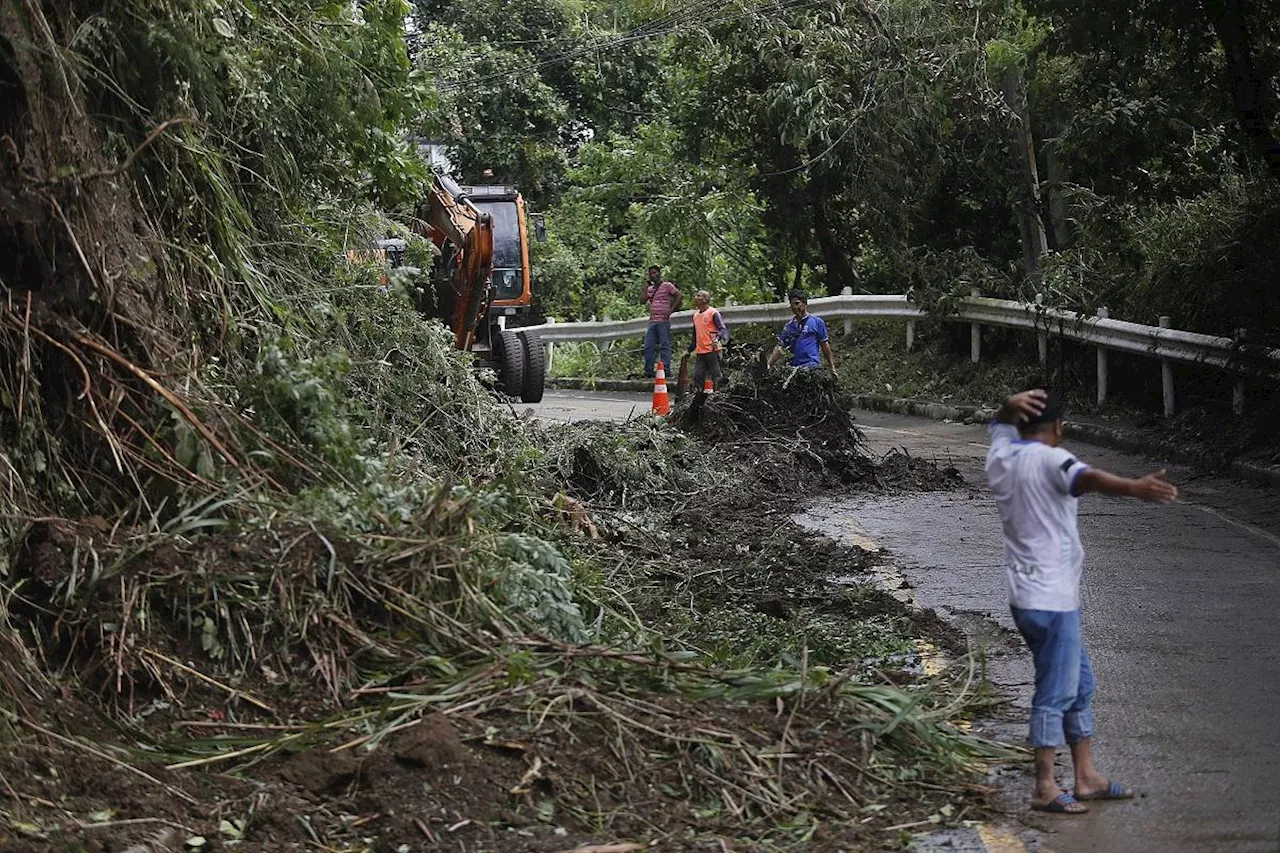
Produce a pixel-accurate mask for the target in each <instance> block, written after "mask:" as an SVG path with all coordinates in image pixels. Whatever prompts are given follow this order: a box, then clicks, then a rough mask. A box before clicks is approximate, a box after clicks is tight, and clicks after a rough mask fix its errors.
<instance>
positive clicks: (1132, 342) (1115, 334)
mask: <svg viewBox="0 0 1280 853" xmlns="http://www.w3.org/2000/svg"><path fill="white" fill-rule="evenodd" d="M809 310H810V312H811V313H813V314H815V315H817V316H819V317H822V318H823V319H824V320H827V321H832V320H843V321H844V323H845V331H846V333H847V332H848V331H849V327H850V324H851V322H852V321H853V320H854V319H856V318H858V317H902V318H905V319H906V320H907V349H910V348H911V347H912V343H913V341H914V337H915V322H914V320H915V319H916V318H919V317H923V316H925V312H924V311H921V310H920V308H918V307H917V306H916V305H914V304H912V303H911V302H909V301H908V300H907V297H906V296H897V295H862V294H844V295H841V296H826V297H821V298H815V299H811V300H810V301H809ZM719 311H720V314H721V315H722V316H723V317H724V320H725V323H727V324H729V325H730V326H734V325H747V324H751V323H783V322H786V320H788V319H789V318H790V317H791V309H790V307H789V306H788V305H787V304H786V303H785V302H775V303H769V304H764V305H727V306H724V307H722V308H720V309H719ZM1102 312H1103V313H1102V315H1101V316H1092V315H1087V314H1079V313H1077V312H1075V311H1063V310H1060V309H1057V308H1046V307H1044V306H1041V305H1039V304H1037V303H1027V302H1014V301H1010V300H1006V299H990V298H986V297H981V296H976V295H975V296H972V297H969V298H968V299H965V300H962V302H961V303H960V306H959V309H958V311H957V313H955V314H949V315H947V316H945V317H943V318H942V319H944V320H951V321H957V322H967V323H970V324H972V327H973V333H972V336H971V340H972V352H971V358H972V360H973V361H975V362H976V361H978V360H979V358H980V350H981V334H980V330H981V327H982V326H1001V327H1004V328H1010V329H1025V330H1027V331H1034V332H1036V333H1037V335H1038V336H1039V344H1040V360H1041V362H1042V363H1043V362H1044V361H1045V357H1046V347H1047V339H1048V336H1049V335H1051V334H1052V335H1055V336H1058V337H1062V338H1067V339H1070V340H1075V341H1079V342H1081V343H1085V344H1091V345H1093V346H1096V347H1098V400H1099V402H1101V401H1104V400H1105V399H1106V396H1107V361H1106V353H1107V351H1108V350H1115V351H1118V352H1128V353H1133V354H1136V355H1143V356H1148V357H1151V358H1156V359H1160V361H1161V364H1162V370H1161V373H1162V384H1163V388H1164V403H1165V406H1164V407H1165V413H1166V414H1172V413H1173V405H1174V399H1173V375H1172V372H1171V371H1170V366H1169V362H1181V363H1184V364H1203V365H1208V366H1210V367H1215V368H1219V369H1221V370H1224V371H1226V372H1228V373H1229V374H1230V375H1231V376H1232V377H1234V378H1235V395H1234V404H1235V408H1236V411H1237V412H1239V411H1241V410H1242V409H1243V405H1244V403H1243V397H1244V390H1243V377H1245V376H1261V377H1265V378H1267V379H1280V350H1277V349H1268V348H1265V347H1256V346H1248V345H1246V344H1245V343H1244V341H1243V338H1242V337H1241V338H1227V337H1221V336H1218V335H1205V334H1201V333H1199V332H1187V331H1183V330H1181V329H1173V328H1169V327H1168V325H1167V324H1168V320H1167V318H1161V325H1160V326H1145V325H1142V324H1141V323H1130V322H1126V321H1124V320H1113V319H1111V318H1110V317H1108V316H1106V313H1105V312H1106V309H1102ZM648 323H649V321H648V318H647V317H637V318H635V319H632V320H604V321H600V322H589V323H556V322H549V323H546V324H544V325H540V326H530V327H526V328H527V329H529V330H530V331H536V332H538V334H539V335H540V336H541V338H542V340H543V341H544V342H545V343H548V344H554V343H558V342H570V341H597V342H607V341H616V340H620V339H623V338H631V337H640V336H643V335H644V333H645V329H646V328H647V327H648ZM671 326H672V328H673V329H677V330H685V329H690V328H692V327H693V312H692V311H680V312H678V313H676V314H673V315H671Z"/></svg>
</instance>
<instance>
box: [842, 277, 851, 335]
mask: <svg viewBox="0 0 1280 853" xmlns="http://www.w3.org/2000/svg"><path fill="white" fill-rule="evenodd" d="M840 295H841V296H853V288H852V287H842V288H840ZM844 334H845V337H848V336H849V335H852V334H853V318H852V317H845V318H844Z"/></svg>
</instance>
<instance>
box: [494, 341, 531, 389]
mask: <svg viewBox="0 0 1280 853" xmlns="http://www.w3.org/2000/svg"><path fill="white" fill-rule="evenodd" d="M494 332H497V334H496V335H494V336H493V338H492V339H491V340H492V341H493V343H494V344H495V345H496V346H495V347H494V350H495V352H494V355H495V356H496V358H495V359H494V360H495V361H496V362H497V364H498V381H499V382H501V383H502V392H503V393H504V394H506V395H507V396H509V397H519V396H520V395H521V392H522V391H523V390H524V381H525V380H524V346H523V345H522V344H521V342H520V336H519V335H517V334H516V333H515V332H512V331H509V330H506V329H504V330H502V331H501V332H499V331H498V330H497V329H494Z"/></svg>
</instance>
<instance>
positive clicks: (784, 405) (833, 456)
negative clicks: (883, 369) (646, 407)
mask: <svg viewBox="0 0 1280 853" xmlns="http://www.w3.org/2000/svg"><path fill="white" fill-rule="evenodd" d="M765 354H766V353H765V351H763V350H759V349H754V348H739V349H736V350H733V351H731V352H730V354H728V355H727V356H726V358H725V364H724V369H725V374H726V379H725V380H724V381H723V382H722V383H721V388H720V389H719V390H718V391H717V392H716V393H714V394H711V395H708V396H702V395H698V394H694V393H688V394H685V395H684V396H683V397H682V398H681V399H680V401H679V402H678V403H677V406H676V408H675V411H674V412H673V414H672V419H673V420H674V422H675V423H677V424H679V425H680V426H681V427H682V428H684V429H686V430H688V431H690V432H691V433H693V434H695V435H697V436H699V437H701V438H704V439H707V440H710V441H713V442H718V443H726V442H727V443H732V444H737V445H738V446H739V447H740V448H741V449H742V450H743V451H745V452H747V453H750V454H751V455H754V456H757V457H758V458H757V464H771V465H778V464H782V465H783V466H784V467H785V465H787V464H788V463H791V464H798V465H800V466H802V467H803V468H805V469H808V471H809V472H810V474H811V475H816V476H817V478H818V479H821V480H823V481H825V482H827V483H829V484H832V485H835V484H849V483H856V482H860V481H862V480H864V479H866V478H867V477H868V476H869V475H870V473H871V471H872V466H871V464H870V463H869V461H868V459H867V457H866V447H865V443H864V441H863V437H862V432H861V430H859V429H858V427H857V425H856V424H855V423H854V420H853V416H852V414H851V412H852V409H853V400H852V398H850V397H849V395H848V394H847V393H845V392H844V391H842V390H840V388H839V387H838V386H837V385H836V383H835V382H834V381H832V379H831V377H830V376H829V375H828V374H827V373H826V371H824V370H808V369H795V368H776V369H774V370H768V369H766V367H765V364H764V356H765ZM766 448H767V449H766ZM766 457H772V459H767V458H766ZM788 457H789V459H788ZM779 477H780V479H790V477H788V475H786V474H784V473H782V472H779Z"/></svg>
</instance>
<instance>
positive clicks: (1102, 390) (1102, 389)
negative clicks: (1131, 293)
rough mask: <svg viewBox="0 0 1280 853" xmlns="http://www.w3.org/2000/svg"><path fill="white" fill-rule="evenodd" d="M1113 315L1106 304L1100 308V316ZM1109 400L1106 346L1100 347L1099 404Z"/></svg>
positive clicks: (1103, 317)
mask: <svg viewBox="0 0 1280 853" xmlns="http://www.w3.org/2000/svg"><path fill="white" fill-rule="evenodd" d="M1110 316H1111V312H1110V311H1108V310H1107V308H1106V306H1105V305H1104V306H1103V307H1101V308H1099V309H1098V317H1100V318H1101V319H1104V320H1105V319H1106V318H1107V317H1110ZM1105 402H1107V350H1106V348H1104V347H1098V405H1102V404H1103V403H1105Z"/></svg>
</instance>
